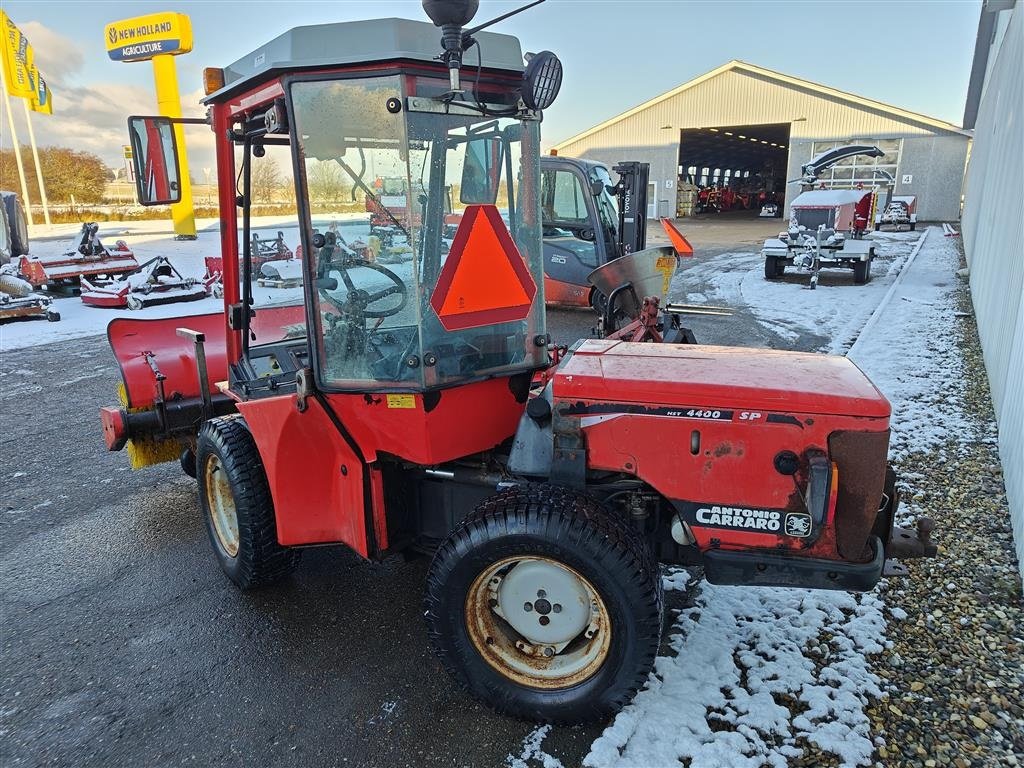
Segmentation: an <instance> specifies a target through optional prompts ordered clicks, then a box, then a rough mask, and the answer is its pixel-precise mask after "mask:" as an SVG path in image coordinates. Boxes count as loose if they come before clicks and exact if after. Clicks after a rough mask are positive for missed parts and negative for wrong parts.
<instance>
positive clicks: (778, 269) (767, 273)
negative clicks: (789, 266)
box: [764, 256, 786, 280]
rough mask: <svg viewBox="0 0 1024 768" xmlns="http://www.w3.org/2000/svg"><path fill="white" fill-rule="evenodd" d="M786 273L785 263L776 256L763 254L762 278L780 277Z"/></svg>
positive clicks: (772, 278)
mask: <svg viewBox="0 0 1024 768" xmlns="http://www.w3.org/2000/svg"><path fill="white" fill-rule="evenodd" d="M785 273H786V263H785V262H784V261H782V260H781V259H779V257H778V256H765V257H764V279H765V280H774V279H775V278H777V277H782V276H783V275H784V274H785Z"/></svg>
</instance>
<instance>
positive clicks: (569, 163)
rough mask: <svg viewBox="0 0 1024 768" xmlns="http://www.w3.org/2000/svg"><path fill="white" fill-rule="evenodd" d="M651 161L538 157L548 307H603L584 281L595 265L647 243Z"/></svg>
mask: <svg viewBox="0 0 1024 768" xmlns="http://www.w3.org/2000/svg"><path fill="white" fill-rule="evenodd" d="M649 168H650V166H649V164H648V163H640V162H635V161H627V162H623V163H619V164H618V165H616V166H614V167H613V168H612V170H613V171H614V172H615V173H617V174H618V177H619V178H618V181H616V182H612V179H611V176H610V174H609V173H608V167H607V166H605V165H604V164H603V163H599V162H597V161H594V160H581V159H578V158H573V157H561V156H558V155H546V156H544V157H542V158H541V159H540V172H541V215H542V218H543V228H544V299H545V301H546V302H547V304H548V305H549V306H560V307H586V306H590V307H593V309H594V310H595V311H596V312H597V313H598V314H599V315H600V314H601V313H602V312H603V311H604V307H605V299H606V297H605V296H604V294H603V293H601V292H600V291H599V290H597V289H596V288H595V287H594V286H593V285H591V283H590V282H588V280H587V276H588V275H589V274H590V273H591V272H593V271H594V270H595V269H598V268H599V267H602V266H604V265H605V264H607V263H608V262H609V261H612V260H613V259H617V258H619V257H620V256H626V255H628V254H630V253H636V252H638V251H642V250H643V249H644V248H645V247H646V244H647V177H648V173H649Z"/></svg>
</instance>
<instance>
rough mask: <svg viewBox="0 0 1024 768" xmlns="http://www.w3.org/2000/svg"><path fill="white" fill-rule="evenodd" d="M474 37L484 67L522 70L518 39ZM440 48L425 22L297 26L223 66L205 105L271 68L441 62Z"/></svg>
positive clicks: (469, 59)
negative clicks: (221, 80) (216, 86)
mask: <svg viewBox="0 0 1024 768" xmlns="http://www.w3.org/2000/svg"><path fill="white" fill-rule="evenodd" d="M473 37H474V39H475V40H476V41H477V44H478V46H479V50H480V57H481V66H483V67H485V68H487V69H499V70H507V71H511V72H522V71H523V53H522V49H521V47H520V45H519V40H518V38H515V37H513V36H512V35H501V34H497V33H494V32H478V33H476V34H475V35H473ZM441 52H442V49H441V30H440V29H438V28H437V27H435V26H434V25H433V24H429V23H427V22H423V21H412V20H410V19H370V20H367V21H345V22H338V23H334V24H316V25H313V26H308V27H295V28H294V29H290V30H288V31H287V32H285V33H284V34H282V35H279V36H278V37H275V38H274V39H273V40H271V41H270V42H269V43H266V44H265V45H262V46H260V47H259V48H257V49H256V50H254V51H253V52H252V53H250V54H248V55H246V56H243V57H242V58H240V59H239V60H238V61H236V62H234V63H233V64H230V65H228V66H227V67H224V87H223V88H221V89H220V90H218V91H216V92H214V93H212V94H210V95H209V96H207V97H206V98H205V99H203V103H204V104H208V103H210V102H213V101H219V100H220V99H221V98H223V97H224V96H225V95H227V94H228V93H230V92H234V91H237V90H239V89H240V88H241V87H242V86H244V85H246V84H248V83H250V82H253V81H256V80H260V79H262V78H263V77H264V76H265V75H267V74H268V73H270V72H279V71H282V70H299V69H322V68H327V67H343V66H346V65H353V64H376V63H380V62H385V61H398V60H406V61H422V62H431V63H436V62H437V61H438V57H439V55H440V54H441ZM476 54H477V51H476V50H475V49H470V50H469V51H468V52H467V53H466V55H465V57H464V61H463V67H466V68H474V67H475V66H476Z"/></svg>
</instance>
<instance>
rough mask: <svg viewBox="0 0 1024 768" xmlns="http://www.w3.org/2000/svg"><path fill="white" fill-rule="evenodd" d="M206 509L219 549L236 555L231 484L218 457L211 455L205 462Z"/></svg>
mask: <svg viewBox="0 0 1024 768" xmlns="http://www.w3.org/2000/svg"><path fill="white" fill-rule="evenodd" d="M205 475H206V507H207V509H209V510H210V512H209V514H210V522H212V523H213V532H214V533H215V534H216V536H217V541H218V542H219V543H220V546H221V549H223V550H224V551H225V552H227V554H228V555H230V556H231V557H235V556H236V555H238V512H237V511H236V510H235V497H234V495H232V493H231V483H229V482H228V477H227V472H225V471H224V465H223V464H222V463H221V460H220V457H219V456H217V455H215V454H211V455H210V456H209V457H208V458H207V460H206V469H205Z"/></svg>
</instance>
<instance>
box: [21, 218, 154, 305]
mask: <svg viewBox="0 0 1024 768" xmlns="http://www.w3.org/2000/svg"><path fill="white" fill-rule="evenodd" d="M99 229H100V228H99V224H93V223H90V224H82V229H81V231H80V232H79V233H78V235H76V236H75V238H74V239H73V241H72V247H71V249H70V250H68V251H66V252H65V253H63V254H59V255H54V256H33V255H30V254H25V255H23V256H22V257H21V261H20V262H19V268H20V271H21V274H22V276H23V277H24V278H25V279H26V280H27V281H28V282H30V283H31V284H32V286H33V287H35V288H49V289H55V290H59V289H62V288H77V286H78V284H79V278H81V277H83V276H85V277H90V278H105V279H110V280H112V279H115V278H119V277H124V276H125V275H128V274H130V273H131V272H134V271H135V270H137V269H138V268H139V262H138V261H136V259H135V254H134V253H132V250H131V249H130V248H129V247H128V245H127V243H125V241H124V240H118V241H117V242H116V243H115V244H114V247H113V248H107V247H106V246H105V245H104V244H103V241H102V240H100V235H99Z"/></svg>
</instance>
